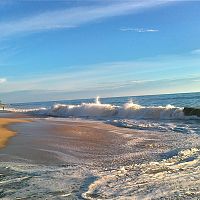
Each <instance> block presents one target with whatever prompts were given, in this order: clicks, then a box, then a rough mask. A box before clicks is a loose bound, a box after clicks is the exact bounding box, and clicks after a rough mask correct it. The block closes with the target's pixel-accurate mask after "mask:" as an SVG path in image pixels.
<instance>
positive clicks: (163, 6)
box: [0, 0, 200, 103]
mask: <svg viewBox="0 0 200 200" xmlns="http://www.w3.org/2000/svg"><path fill="white" fill-rule="evenodd" d="M199 10H200V1H181V0H177V1H172V0H157V1H155V0H41V1H39V0H0V99H1V100H2V101H4V102H6V103H11V102H12V103H14V102H33V101H50V100H63V99H79V98H93V97H96V96H100V97H111V96H137V95H149V94H164V93H165V94H166V93H182V92H200V37H199V35H200V20H199V19H200V12H199Z"/></svg>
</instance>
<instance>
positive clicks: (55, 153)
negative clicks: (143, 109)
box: [0, 113, 200, 200]
mask: <svg viewBox="0 0 200 200" xmlns="http://www.w3.org/2000/svg"><path fill="white" fill-rule="evenodd" d="M0 116H1V117H3V118H4V116H7V117H10V118H7V120H8V119H10V120H11V121H12V122H13V123H14V122H15V123H14V124H13V123H11V124H13V125H11V124H10V125H9V126H10V128H11V130H14V133H20V134H18V135H17V137H15V138H14V139H12V140H10V141H9V145H7V146H6V147H5V148H3V149H0V160H1V162H0V186H1V187H2V188H3V190H0V194H1V196H2V197H5V198H6V197H9V198H12V199H15V198H22V199H23V198H24V199H25V198H33V199H45V198H48V199H51V198H57V199H63V200H64V199H66V197H69V198H70V199H113V200H114V199H148V198H149V199H151V197H155V199H159V198H160V197H161V196H163V195H164V197H166V198H171V199H172V198H179V197H180V199H181V198H182V199H187V197H198V195H199V194H200V187H199V177H200V149H199V146H200V137H199V136H198V135H187V134H182V133H168V132H167V133H163V132H153V131H143V130H137V131H136V130H133V129H128V128H120V127H116V126H113V125H110V124H106V123H103V122H100V121H87V120H83V121H82V120H75V119H67V120H60V121H59V120H58V119H50V120H49V119H47V118H34V119H33V120H31V123H18V122H24V121H25V122H27V121H29V120H30V118H31V117H29V118H28V116H23V115H17V114H11V113H10V114H9V116H8V115H7V114H5V115H4V116H3V115H0ZM3 118H0V120H1V119H3ZM4 119H5V118H4ZM23 119H25V120H23ZM10 120H8V121H10ZM11 121H10V122H11ZM6 126H8V125H6ZM191 174H193V175H192V177H191ZM1 177H3V178H2V179H1ZM8 183H9V184H8ZM16 183H17V184H16ZM16 185H17V188H16ZM122 185H123V187H119V186H122ZM190 188H191V189H190ZM171 191H172V192H171ZM9 198H8V199H9ZM188 199H190V198H188Z"/></svg>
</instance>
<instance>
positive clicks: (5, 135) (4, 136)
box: [0, 118, 28, 149]
mask: <svg viewBox="0 0 200 200" xmlns="http://www.w3.org/2000/svg"><path fill="white" fill-rule="evenodd" d="M25 122H28V121H25V120H21V119H16V118H13V119H12V118H1V119H0V133H1V134H0V149H1V148H3V147H5V146H6V144H7V142H8V140H9V138H11V137H13V136H15V135H16V132H14V131H10V130H8V126H9V125H11V124H16V123H25Z"/></svg>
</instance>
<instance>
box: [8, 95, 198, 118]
mask: <svg viewBox="0 0 200 200" xmlns="http://www.w3.org/2000/svg"><path fill="white" fill-rule="evenodd" d="M6 110H7V111H11V112H23V113H28V114H34V115H40V116H51V117H79V118H82V117H83V118H85V117H87V118H103V119H104V118H105V119H108V118H109V119H110V118H117V119H151V120H162V119H166V120H167V119H174V120H179V119H197V118H198V117H197V116H196V115H192V116H187V115H185V113H184V108H183V107H175V106H173V105H166V106H142V105H139V104H136V103H134V102H132V101H129V102H128V103H125V104H124V105H123V106H116V105H112V104H102V103H101V102H100V100H99V97H97V99H96V102H94V103H82V104H79V105H69V104H56V105H54V106H52V107H50V108H37V109H14V108H7V109H6Z"/></svg>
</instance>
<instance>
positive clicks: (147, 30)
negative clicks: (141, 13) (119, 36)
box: [120, 27, 159, 33]
mask: <svg viewBox="0 0 200 200" xmlns="http://www.w3.org/2000/svg"><path fill="white" fill-rule="evenodd" d="M120 31H123V32H138V33H146V32H151V33H152V32H158V31H159V30H158V29H152V28H151V29H145V28H129V27H128V28H120Z"/></svg>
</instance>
